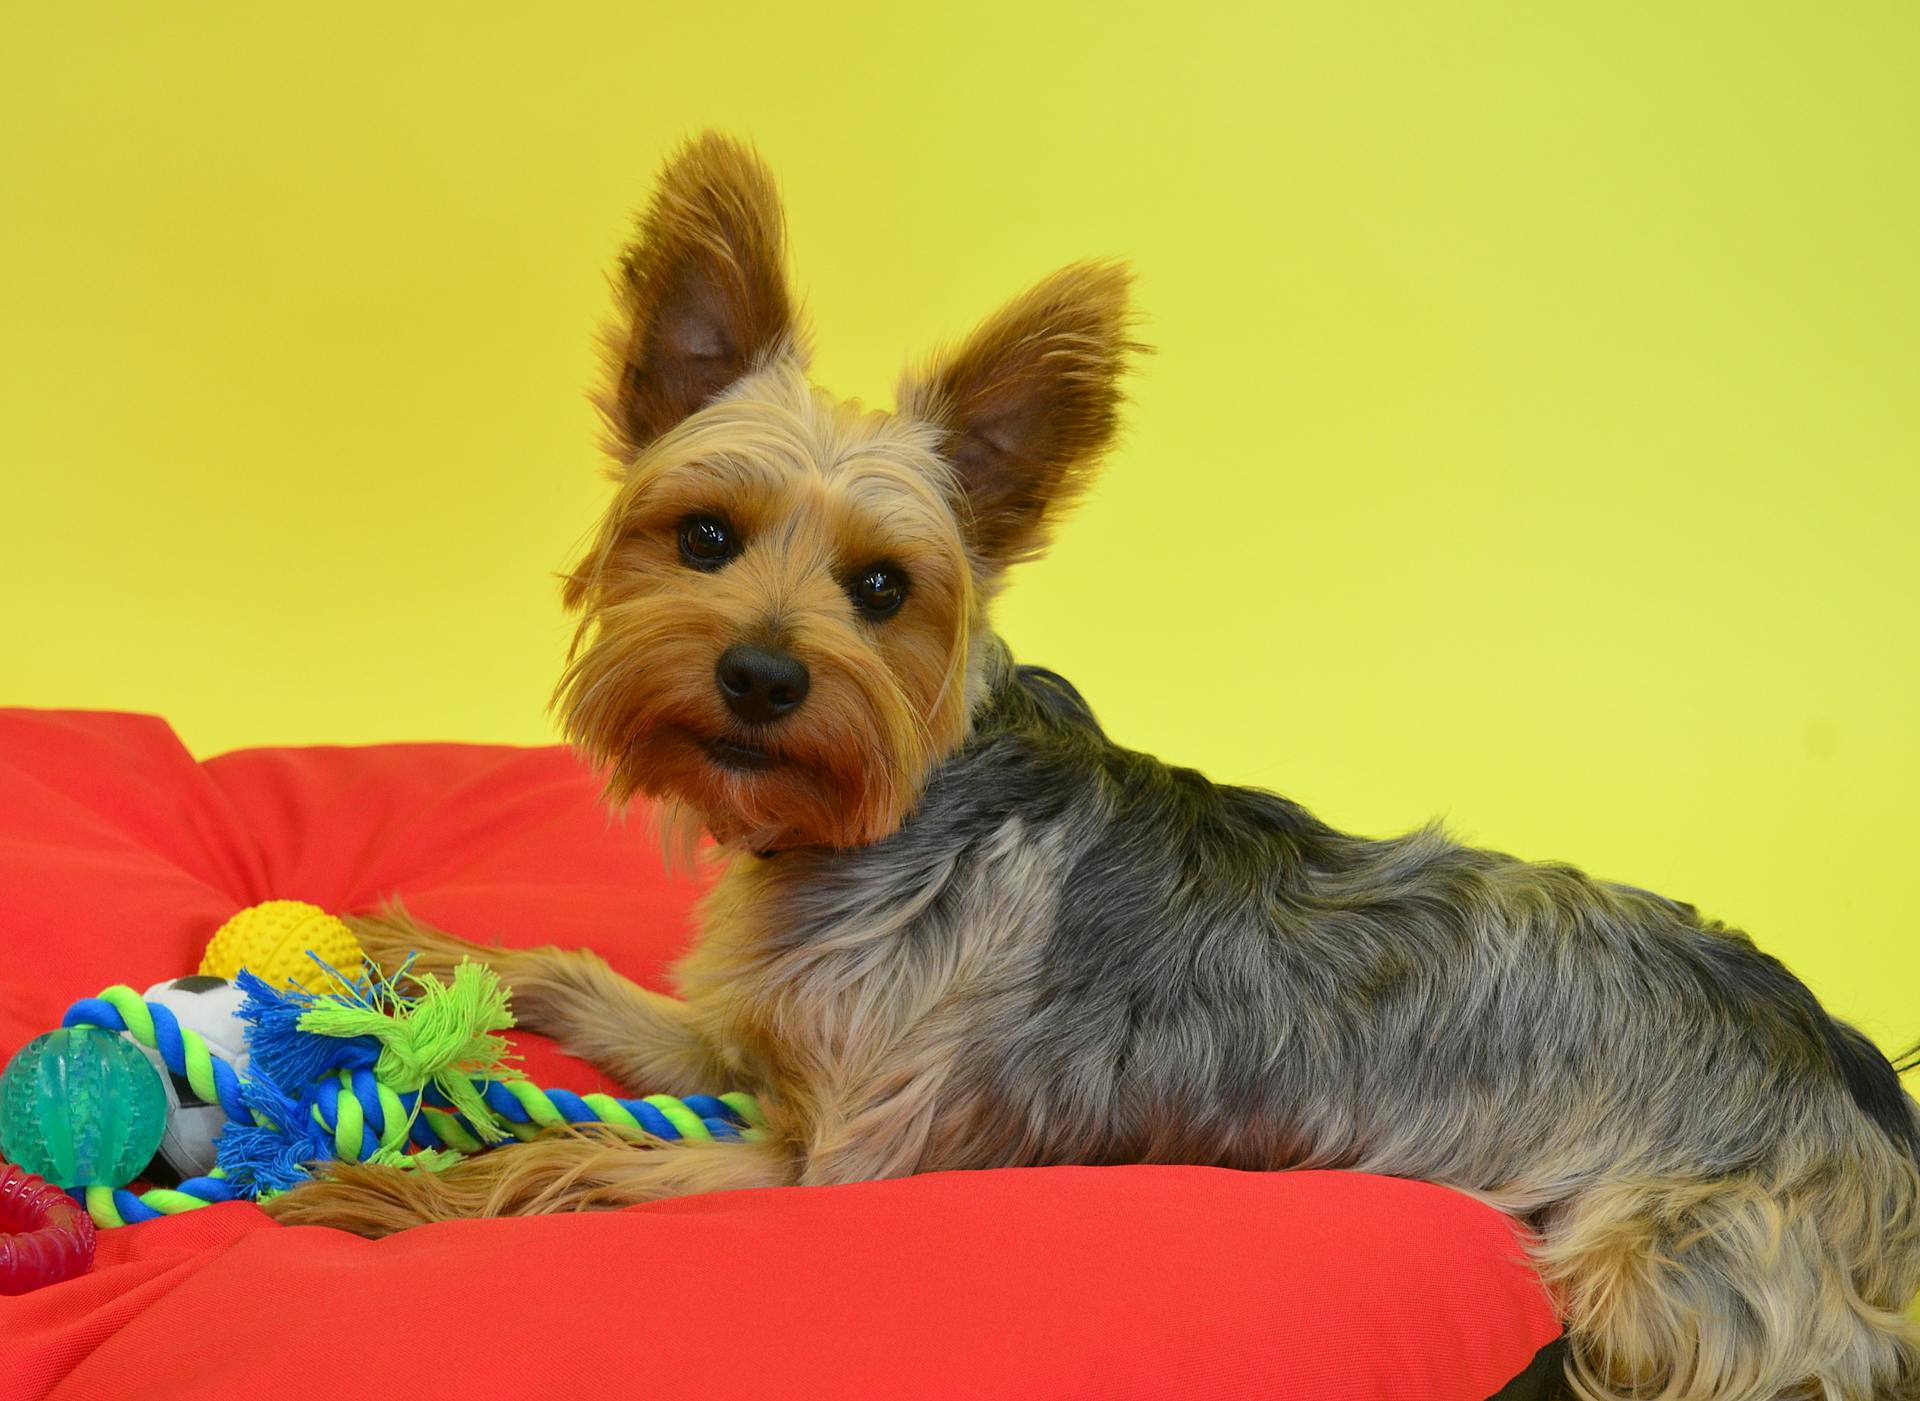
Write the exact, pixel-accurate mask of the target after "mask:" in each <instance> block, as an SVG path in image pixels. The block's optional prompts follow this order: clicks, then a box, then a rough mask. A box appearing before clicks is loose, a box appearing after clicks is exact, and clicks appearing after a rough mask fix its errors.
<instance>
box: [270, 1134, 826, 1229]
mask: <svg viewBox="0 0 1920 1401" xmlns="http://www.w3.org/2000/svg"><path fill="white" fill-rule="evenodd" d="M795 1176H796V1170H795V1166H794V1158H793V1153H792V1150H791V1148H790V1147H789V1146H788V1145H787V1144H786V1143H785V1142H783V1141H781V1140H779V1139H777V1138H760V1139H741V1140H732V1141H710V1142H694V1141H684V1140H683V1141H680V1142H673V1143H663V1142H660V1141H658V1140H648V1141H647V1142H644V1143H636V1142H634V1141H632V1139H631V1138H628V1137H624V1136H618V1135H615V1134H613V1133H610V1132H604V1131H602V1132H595V1131H586V1132H580V1131H571V1130H569V1131H565V1132H558V1133H553V1134H549V1135H546V1136H545V1137H542V1138H537V1139H534V1140H533V1141H532V1142H530V1143H520V1144H513V1145H511V1146H508V1147H504V1148H500V1149H496V1150H493V1151H490V1152H485V1153H480V1154H477V1155H476V1156H474V1157H471V1158H467V1159H464V1160H463V1161H461V1162H458V1163H455V1164H453V1165H452V1166H450V1167H447V1168H444V1169H442V1170H440V1171H438V1172H423V1171H413V1170H405V1169H401V1168H395V1167H375V1166H371V1165H369V1164H366V1163H329V1164H326V1165H325V1166H324V1167H322V1168H321V1169H319V1172H318V1174H317V1175H316V1176H315V1178H314V1180H313V1181H311V1182H307V1183H303V1184H302V1185H300V1186H298V1187H295V1188H294V1189H293V1190H292V1191H290V1192H286V1193H284V1194H282V1195H281V1196H279V1197H276V1198H274V1199H273V1200H272V1201H270V1202H265V1203H263V1204H262V1205H263V1207H264V1209H265V1211H266V1213H267V1214H268V1215H269V1216H271V1217H273V1218H274V1219H275V1220H277V1221H279V1222H280V1223H281V1224H282V1225H285V1226H332V1227H335V1228H336V1229H339V1230H343V1231H351V1232H353V1233H354V1234H355V1235H360V1236H369V1237H378V1236H387V1235H392V1234H393V1233H394V1232H396V1231H404V1230H406V1229H408V1228H409V1227H412V1226H424V1225H428V1224H430V1223H432V1222H435V1221H464V1220H469V1219H472V1218H474V1217H484V1216H544V1215H550V1214H553V1213H556V1212H569V1211H613V1210H617V1209H618V1208H620V1207H623V1206H635V1205H638V1204H639V1203H641V1202H651V1201H658V1200H660V1199H661V1198H663V1197H677V1196H688V1195H692V1194H694V1193H697V1192H724V1191H731V1190H735V1189H738V1188H743V1187H778V1186H783V1185H786V1184H788V1183H791V1182H792V1181H794V1179H795Z"/></svg>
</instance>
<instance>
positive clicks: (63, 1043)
mask: <svg viewBox="0 0 1920 1401" xmlns="http://www.w3.org/2000/svg"><path fill="white" fill-rule="evenodd" d="M166 1127H167V1092H166V1090H165V1089H164V1088H163V1087H162V1086H161V1084H160V1072H159V1071H157V1070H155V1069H154V1068H153V1062H151V1061H149V1060H148V1059H147V1058H146V1056H145V1055H144V1054H142V1052H141V1050H140V1048H139V1047H138V1046H136V1045H134V1044H133V1042H131V1041H129V1040H127V1039H126V1038H125V1037H123V1036H117V1035H115V1034H114V1033H113V1032H111V1031H103V1030H101V1029H100V1028H99V1027H94V1026H76V1027H66V1028H63V1029H61V1030H59V1031H50V1032H48V1033H47V1034H46V1035H45V1036H36V1037H35V1038H34V1039H33V1040H31V1041H29V1042H27V1044H26V1045H25V1046H22V1047H21V1048H20V1054H19V1055H17V1056H15V1057H14V1058H13V1059H12V1060H11V1061H9V1062H8V1063H7V1069H6V1073H5V1074H0V1155H4V1156H5V1157H6V1158H7V1159H8V1160H9V1161H11V1162H13V1163H16V1164H18V1165H19V1166H21V1167H23V1168H25V1169H26V1170H27V1171H28V1172H31V1173H36V1174H38V1175H39V1176H41V1177H44V1178H46V1180H47V1181H49V1182H51V1183H53V1184H54V1185H55V1186H56V1187H124V1186H125V1185H126V1184H127V1183H129V1182H131V1181H133V1179H134V1178H136V1177H138V1176H139V1175H140V1170H141V1169H142V1168H144V1167H145V1166H146V1165H147V1164H148V1163H149V1162H151V1161H153V1155H154V1152H155V1151H156V1150H157V1149H158V1148H159V1147H160V1135H161V1134H163V1133H164V1132H166Z"/></svg>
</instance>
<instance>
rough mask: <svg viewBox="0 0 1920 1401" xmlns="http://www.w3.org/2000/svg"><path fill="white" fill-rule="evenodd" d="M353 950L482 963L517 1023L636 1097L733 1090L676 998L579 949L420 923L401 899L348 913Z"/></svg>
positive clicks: (418, 967)
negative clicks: (503, 941) (508, 999)
mask: <svg viewBox="0 0 1920 1401" xmlns="http://www.w3.org/2000/svg"><path fill="white" fill-rule="evenodd" d="M348 923H349V924H351V925H352V926H353V932H354V933H355V934H356V935H357V936H358V937H359V939H360V943H361V946H362V947H363V948H364V949H365V950H366V951H367V956H368V957H369V958H371V959H372V960H373V961H374V962H375V963H376V964H378V965H379V966H380V967H381V968H382V969H384V970H386V971H387V972H389V973H392V972H394V971H396V970H398V969H399V967H400V966H401V965H402V964H403V963H405V962H406V961H407V960H408V959H409V958H411V959H412V960H413V963H412V971H414V972H416V973H431V974H433V975H434V976H436V977H439V978H443V979H444V978H445V977H447V976H448V975H449V974H451V973H452V971H453V969H454V967H455V966H456V965H458V964H459V963H461V962H463V961H465V960H468V959H471V960H473V961H474V962H476V963H485V964H487V965H488V966H489V967H491V968H492V969H493V970H494V971H495V972H497V973H498V974H499V975H500V981H501V982H502V983H504V984H505V985H506V987H507V989H508V991H509V992H511V993H512V994H513V1015H514V1019H515V1021H516V1022H517V1023H518V1024H519V1025H521V1026H523V1027H525V1028H526V1029H527V1030H529V1031H536V1032H539V1033H540V1034H542V1035H544V1036H551V1037H553V1039H554V1040H556V1041H558V1042H559V1043H560V1044H561V1045H562V1046H564V1047H565V1048H566V1049H567V1050H568V1051H570V1052H572V1053H573V1054H574V1055H576V1056H579V1057H580V1058H581V1059H582V1060H585V1061H588V1062H590V1063H591V1064H593V1065H595V1066H597V1067H598V1068H599V1069H600V1070H601V1071H603V1072H604V1073H605V1074H606V1075H607V1076H609V1077H610V1078H611V1079H613V1080H614V1081H615V1082H616V1083H618V1084H619V1085H621V1086H622V1087H623V1088H625V1089H627V1090H629V1091H631V1092H633V1093H635V1094H653V1093H658V1092H664V1093H666V1094H672V1095H690V1094H715V1093H718V1092H719V1091H721V1090H726V1089H733V1088H737V1087H736V1086H735V1084H734V1083H733V1082H734V1078H735V1077H734V1075H733V1072H732V1071H731V1070H730V1069H729V1068H728V1066H727V1064H726V1062H725V1061H724V1060H723V1058H722V1057H721V1056H720V1054H719V1052H718V1051H717V1050H716V1049H715V1047H714V1046H713V1045H712V1044H711V1043H710V1042H709V1041H708V1040H707V1039H706V1038H705V1037H704V1036H702V1035H701V1034H700V1032H699V1030H698V1029H697V1028H696V1026H695V1024H694V1017H693V1012H692V1010H691V1009H690V1008H689V1007H688V1006H687V1004H686V1003H684V1002H682V1001H680V1000H679V999H677V998H672V997H668V996H666V995H665V994H664V993H658V992H654V991H652V990H650V989H648V988H643V987H641V986H640V985H639V984H638V983H634V982H631V981H629V980H628V979H626V978H623V977H621V976H620V975H619V974H618V973H616V972H614V971H613V969H611V968H609V967H608V966H607V963H606V960H605V959H603V958H601V957H600V956H599V955H597V954H594V953H589V952H587V951H586V950H584V949H579V950H576V949H557V948H551V947H548V948H537V949H504V948H497V947H494V946H492V945H489V944H476V943H473V942H471V941H469V940H466V939H460V938H456V937H455V936H453V935H451V934H447V933H444V932H443V931H441V930H438V929H434V928H431V927H429V926H427V925H424V924H421V923H420V922H419V921H417V920H415V919H414V918H413V917H412V916H411V915H409V914H408V913H407V912H406V910H405V909H403V908H402V907H400V906H399V905H392V906H389V907H388V908H387V909H385V910H383V911H382V912H381V913H379V914H378V915H359V916H353V917H350V918H349V920H348Z"/></svg>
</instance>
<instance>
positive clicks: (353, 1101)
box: [0, 901, 763, 1288]
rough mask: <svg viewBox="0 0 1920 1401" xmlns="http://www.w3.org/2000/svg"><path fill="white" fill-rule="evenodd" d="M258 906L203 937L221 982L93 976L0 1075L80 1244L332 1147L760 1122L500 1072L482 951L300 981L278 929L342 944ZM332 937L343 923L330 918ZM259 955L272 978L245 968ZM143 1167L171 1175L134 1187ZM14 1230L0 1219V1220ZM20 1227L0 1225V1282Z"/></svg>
mask: <svg viewBox="0 0 1920 1401" xmlns="http://www.w3.org/2000/svg"><path fill="white" fill-rule="evenodd" d="M273 906H282V907H292V908H280V909H276V908H273V907H271V906H263V907H256V908H255V910H252V911H243V912H242V914H241V916H237V917H236V919H235V920H233V921H229V923H228V924H227V925H226V926H223V928H222V930H221V932H220V934H219V935H217V936H216V937H215V939H214V941H213V947H211V948H210V949H209V960H208V961H209V963H216V966H219V964H218V963H217V962H216V960H215V959H214V949H215V948H218V949H221V950H222V959H223V960H234V961H237V963H238V964H239V965H240V966H235V967H234V973H235V976H234V978H233V980H232V981H231V982H228V981H227V980H226V979H225V978H223V977H219V976H215V975H213V974H211V973H205V972H203V973H201V974H197V975H194V976H192V977H188V978H179V979H175V980H173V981H172V982H169V983H161V984H158V985H156V986H155V987H154V988H151V989H149V990H148V992H147V995H146V996H145V997H142V996H141V995H140V994H138V993H136V992H134V990H133V989H132V988H129V987H124V986H116V987H110V988H107V989H106V990H105V991H103V992H102V993H101V994H100V995H99V996H98V997H90V998H85V999H83V1000H81V1001H79V1002H76V1003H75V1004H74V1005H73V1006H72V1007H70V1008H69V1009H68V1010H67V1013H66V1016H65V1017H64V1018H63V1022H62V1027H61V1029H60V1030H59V1031H55V1032H50V1033H48V1034H47V1035H45V1036H41V1037H38V1038H36V1039H35V1040H34V1041H32V1042H30V1043H28V1045H27V1046H26V1047H25V1048H24V1049H23V1050H22V1051H21V1052H20V1053H19V1055H17V1056H15V1057H14V1059H13V1061H12V1062H11V1063H10V1064H9V1065H8V1066H7V1069H6V1072H5V1074H4V1075H0V1153H4V1154H5V1156H6V1157H7V1158H8V1159H10V1160H11V1161H12V1162H14V1163H16V1164H19V1165H20V1167H21V1168H23V1169H26V1170H28V1171H31V1172H34V1173H37V1174H38V1175H39V1176H40V1177H44V1178H45V1179H46V1180H47V1182H49V1183H51V1184H53V1185H54V1187H57V1188H64V1189H66V1191H67V1192H69V1193H71V1194H72V1196H73V1197H75V1198H77V1199H79V1200H80V1201H82V1202H84V1204H85V1206H86V1208H87V1212H88V1214H89V1216H90V1218H91V1221H90V1223H89V1232H88V1235H87V1238H86V1239H87V1248H86V1251H87V1258H88V1259H90V1258H91V1241H92V1236H91V1229H90V1228H91V1225H93V1224H97V1225H100V1226H120V1225H125V1224H127V1223H129V1222H136V1221H147V1220H152V1219H154V1218H155V1217H158V1216H164V1215H173V1214H176V1213H178V1212H182V1211H190V1210H193V1209H195V1208H197V1207H202V1206H207V1205H210V1204H212V1203H214V1202H222V1201H233V1200H246V1199H252V1198H263V1197H269V1196H272V1195H275V1194H277V1193H280V1192H283V1191H286V1190H288V1189H290V1188H292V1187H296V1186H298V1185H299V1184H300V1183H302V1182H304V1181H306V1180H307V1179H308V1178H309V1177H310V1176H311V1173H312V1168H313V1166H314V1165H315V1164H318V1163H322V1162H326V1161H329V1160H339V1161H345V1162H367V1163H381V1164H390V1165H394V1166H397V1167H403V1168H411V1169H415V1170H419V1171H437V1170H439V1169H441V1168H444V1167H446V1166H447V1165H449V1164H450V1163H453V1162H455V1161H458V1160H459V1158H460V1157H462V1156H464V1155H465V1154H467V1153H471V1152H475V1151H478V1150H480V1149H483V1148H486V1147H489V1146H492V1145H494V1144H496V1143H501V1142H505V1141H508V1140H511V1139H526V1138H532V1137H535V1136H536V1135H538V1134H540V1133H541V1132H543V1131H545V1130H547V1129H550V1128H554V1127H558V1126H561V1125H566V1124H589V1123H591V1124H605V1125H609V1126H612V1127H614V1128H615V1129H617V1130H624V1131H627V1132H631V1133H636V1134H645V1135H649V1136H651V1137H653V1138H656V1139H667V1140H672V1139H713V1138H739V1137H743V1136H746V1135H750V1134H752V1133H753V1132H755V1131H756V1130H757V1129H758V1128H759V1127H760V1126H761V1125H762V1123H763V1120H762V1118H761V1115H760V1112H759V1107H758V1105H757V1104H756V1103H755V1101H754V1100H753V1098H752V1097H751V1096H749V1095H744V1094H727V1095H720V1096H710V1095H692V1096H688V1097H687V1098H685V1099H679V1098H675V1097H673V1096H670V1095H649V1096H646V1097H645V1098H641V1099H620V1098H616V1097H614V1096H611V1095H604V1094H588V1095H576V1094H573V1093H571V1092H570V1091H566V1090H545V1089H541V1088H539V1087H537V1086H535V1085H533V1084H531V1083H529V1082H527V1081H526V1080H524V1079H520V1078H517V1077H514V1076H513V1075H511V1074H510V1073H509V1071H508V1069H507V1066H506V1060H507V1056H506V1043H505V1041H504V1039H503V1038H502V1036H501V1033H502V1032H504V1031H505V1030H507V1029H508V1028H510V1027H511V1026H512V1025H513V1017H512V1014H511V1012H510V1010H509V1007H508V997H507V993H506V991H505V989H503V988H502V987H501V986H500V983H499V979H498V977H497V976H496V975H495V974H494V972H493V971H492V970H491V969H489V968H486V967H484V966H483V965H480V964H476V963H466V964H462V965H460V966H459V967H458V968H456V969H455V970H454V972H453V975H452V977H451V979H450V980H449V981H448V982H446V983H442V982H441V981H440V980H438V979H437V978H433V977H431V976H422V977H418V978H414V979H412V980H411V986H412V987H414V988H417V989H418V990H417V991H416V992H408V993H403V992H402V991H401V990H400V983H401V981H402V980H405V979H406V977H407V973H406V970H405V969H402V970H400V972H399V973H397V974H396V975H395V976H394V977H392V978H387V977H381V976H379V975H377V974H374V973H373V972H371V970H369V971H368V972H366V973H363V974H359V975H349V974H346V973H343V972H340V971H339V970H338V969H336V968H335V967H334V966H333V965H332V964H331V963H329V962H328V961H326V960H325V959H323V958H320V957H318V956H317V955H315V954H314V953H312V952H311V951H303V953H304V955H305V957H306V959H307V970H306V976H307V977H308V979H309V980H310V981H313V982H315V983H317V984H321V985H323V986H324V987H326V988H327V990H326V991H319V992H316V991H309V990H308V989H306V988H304V987H301V986H298V985H297V983H296V981H295V978H294V976H293V975H294V973H295V972H296V971H297V970H295V969H294V968H293V967H292V966H291V965H290V964H288V962H287V961H286V959H285V957H284V949H285V936H286V932H287V930H288V929H289V928H292V929H297V930H299V931H300V932H301V935H302V937H316V938H326V939H329V940H330V941H331V947H332V948H334V950H335V951H340V949H341V947H342V946H341V945H340V944H339V942H338V941H337V939H333V932H334V931H331V930H330V929H328V927H327V926H326V925H324V924H320V923H318V922H316V921H314V920H313V919H312V918H311V916H310V915H309V914H308V913H307V912H308V911H311V912H312V914H315V915H319V914H321V912H319V911H315V910H313V907H311V906H298V905H297V904H296V902H291V901H276V902H273ZM262 911H264V912H265V913H261V912H262ZM322 918H323V919H326V920H330V919H331V918H332V917H331V916H324V915H322ZM334 923H336V924H338V921H334ZM338 933H339V934H343V935H345V937H346V938H347V939H348V940H351V939H352V935H351V933H350V932H349V931H348V930H347V929H346V926H345V925H344V924H340V925H339V929H338ZM353 953H354V954H355V956H356V957H357V956H358V945H357V944H354V945H353ZM256 955H257V956H259V957H260V958H261V959H262V961H263V962H264V963H265V964H266V965H267V966H268V968H269V971H270V972H272V973H274V974H275V975H276V977H275V978H274V979H271V980H270V979H269V978H267V977H265V976H263V975H261V974H259V973H257V972H256V971H255V969H254V967H253V964H252V962H251V959H252V958H253V957H254V956H256ZM204 966H205V965H203V967H204ZM276 983H279V984H281V985H278V986H276V985H275V984H276ZM156 1154H157V1155H158V1156H157V1159H156ZM156 1166H158V1167H161V1168H164V1169H166V1170H167V1171H169V1172H171V1173H173V1174H176V1175H177V1176H178V1177H179V1178H180V1179H181V1180H180V1181H179V1183H178V1185H177V1186H171V1187H152V1188H149V1189H148V1190H145V1191H135V1190H132V1184H134V1183H135V1181H136V1179H138V1178H140V1177H141V1176H143V1175H148V1174H151V1173H152V1172H153V1169H154V1168H155V1167H156ZM5 1180H8V1179H0V1181H5ZM26 1180H29V1181H32V1180H33V1179H26ZM42 1190H43V1191H45V1190H50V1189H45V1188H42ZM22 1200H25V1198H24V1197H23V1198H22ZM33 1200H34V1201H35V1202H36V1203H40V1202H41V1198H39V1197H35V1198H34V1199H33ZM63 1200H64V1199H63ZM54 1224H55V1225H56V1226H59V1225H61V1222H58V1221H56V1222H55V1223H54ZM18 1229H19V1228H18V1227H17V1226H15V1225H12V1224H8V1221H7V1220H0V1232H9V1231H16V1230H18ZM36 1229H38V1227H36ZM21 1239H22V1238H21V1237H19V1236H8V1235H4V1234H0V1288H4V1287H5V1276H6V1269H5V1262H6V1261H7V1260H8V1259H9V1258H10V1256H9V1254H8V1253H6V1252H8V1251H12V1252H14V1253H18V1252H19V1251H21V1250H24V1249H26V1247H24V1246H22V1245H20V1243H19V1242H20V1240H21ZM38 1248H39V1247H37V1246H36V1247H35V1249H38ZM80 1268H84V1262H82V1264H81V1265H80ZM41 1273H42V1274H44V1271H43V1272H41ZM22 1287H27V1286H25V1285H23V1286H22Z"/></svg>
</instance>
